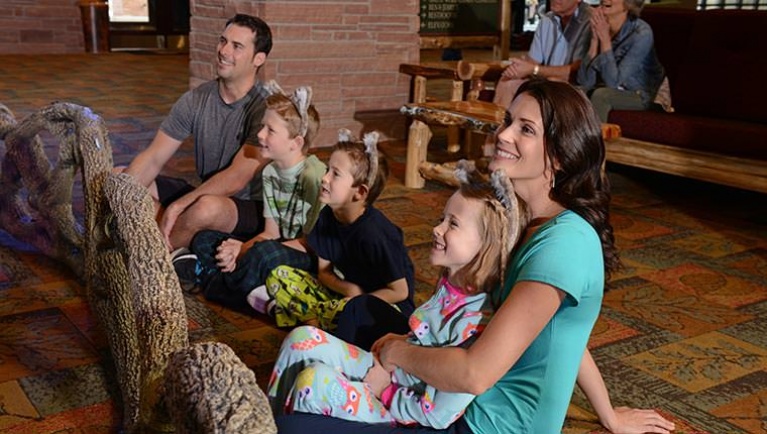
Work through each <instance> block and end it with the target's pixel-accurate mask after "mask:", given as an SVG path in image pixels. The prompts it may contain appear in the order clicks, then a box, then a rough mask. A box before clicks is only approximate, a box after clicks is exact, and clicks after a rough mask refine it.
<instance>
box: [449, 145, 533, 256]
mask: <svg viewBox="0 0 767 434" xmlns="http://www.w3.org/2000/svg"><path fill="white" fill-rule="evenodd" d="M454 174H455V177H456V178H457V179H458V181H459V182H460V183H461V184H469V183H471V182H477V181H480V180H481V179H479V174H478V173H477V172H476V166H475V164H474V162H473V161H467V160H460V161H459V162H458V164H457V165H456V168H455V172H454ZM490 185H491V186H492V187H493V190H494V192H495V198H496V199H497V200H498V202H500V203H501V205H502V206H503V209H504V214H505V215H506V219H507V220H508V223H509V228H508V232H507V240H506V242H507V246H506V247H507V249H508V250H511V249H512V248H513V247H514V245H515V244H516V239H517V237H518V236H519V233H520V231H521V230H522V224H523V223H524V222H523V221H522V219H521V218H520V216H521V215H522V212H521V211H523V210H521V209H520V208H519V207H520V204H519V200H518V199H517V194H516V193H515V192H514V185H513V184H512V183H511V180H510V179H509V177H508V176H506V172H504V171H503V170H501V169H498V170H496V171H494V172H493V173H492V174H491V175H490Z"/></svg>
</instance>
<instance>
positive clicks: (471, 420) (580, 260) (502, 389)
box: [464, 211, 604, 434]
mask: <svg viewBox="0 0 767 434" xmlns="http://www.w3.org/2000/svg"><path fill="white" fill-rule="evenodd" d="M520 281H536V282H542V283H546V284H549V285H552V286H554V287H556V288H559V289H560V290H562V291H564V292H565V293H567V296H566V297H565V299H564V300H563V302H562V305H561V306H560V307H559V309H558V310H557V312H556V313H555V314H554V317H553V318H552V319H551V321H549V323H548V324H547V325H546V326H545V327H544V329H543V330H542V331H541V333H540V334H539V335H538V337H537V338H536V339H535V340H534V341H533V342H532V343H531V345H530V347H528V349H527V350H526V351H525V352H524V353H523V354H522V356H521V357H520V359H519V360H518V361H517V363H516V364H515V365H514V366H513V367H512V368H511V370H509V372H507V373H506V374H505V375H504V376H503V377H502V378H501V379H500V380H499V381H498V382H497V383H496V384H495V385H494V386H493V387H492V388H490V389H489V390H487V391H486V392H485V393H483V394H482V395H479V396H478V397H477V398H476V399H475V400H474V401H473V402H472V404H471V405H470V406H469V407H468V409H467V411H466V414H465V416H464V417H465V418H466V422H467V423H468V424H469V426H470V427H471V429H472V432H474V433H475V434H483V433H500V432H504V433H535V434H538V433H557V432H561V430H562V425H563V424H564V420H565V415H566V413H567V407H568V405H569V403H570V398H571V396H572V392H573V387H574V385H575V379H576V377H577V374H578V368H579V366H580V364H581V359H582V357H583V352H584V351H585V349H586V343H587V342H588V339H589V335H590V334H591V329H592V328H593V327H594V323H595V322H596V320H597V316H598V315H599V309H600V307H601V304H602V294H603V292H604V260H603V257H602V245H601V243H600V241H599V237H598V236H597V234H596V231H595V230H594V229H593V228H592V227H591V225H590V224H589V223H588V222H586V221H585V220H584V219H583V218H581V217H580V216H579V215H578V214H576V213H574V212H572V211H564V212H562V213H560V214H559V215H557V216H556V217H554V218H553V219H551V220H549V221H548V222H546V223H545V224H544V225H542V226H541V227H540V228H539V229H538V230H537V231H536V232H535V233H534V234H533V235H532V237H530V239H529V240H528V241H527V242H526V243H525V244H524V245H522V246H521V247H520V248H519V249H518V250H517V252H516V254H515V255H514V256H513V257H512V258H511V261H510V263H509V270H508V272H507V277H506V281H505V282H504V285H503V286H502V287H500V288H499V289H498V290H497V291H496V292H495V293H494V294H493V295H494V297H495V298H496V300H500V301H501V302H502V301H504V300H506V297H508V295H509V293H510V292H511V290H512V288H513V287H514V285H515V284H516V283H517V282H520ZM513 333H514V331H513V330H509V335H510V336H513Z"/></svg>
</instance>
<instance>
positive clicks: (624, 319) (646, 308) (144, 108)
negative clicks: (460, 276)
mask: <svg viewBox="0 0 767 434" xmlns="http://www.w3.org/2000/svg"><path fill="white" fill-rule="evenodd" d="M187 70H188V60H187V58H186V57H185V56H182V55H148V54H147V55H140V54H127V53H122V54H115V53H113V54H106V55H66V56H55V55H54V56H34V57H32V56H0V78H1V79H0V102H2V103H4V104H6V105H7V106H8V107H9V108H10V109H11V110H12V111H13V112H14V113H15V114H16V117H17V119H22V118H23V117H24V116H26V115H28V114H30V113H31V112H33V111H35V110H37V109H39V108H41V107H43V106H44V105H46V104H48V103H49V102H51V101H69V102H75V103H78V104H82V105H86V106H89V107H91V108H92V109H93V110H94V111H95V112H96V113H98V114H100V115H101V116H102V117H103V118H104V119H105V120H106V122H107V125H108V127H109V129H110V137H111V141H112V145H113V148H114V149H113V151H114V154H115V161H116V162H117V163H118V164H125V163H127V162H129V161H130V159H131V158H132V156H133V155H135V154H136V152H137V151H138V150H139V149H141V148H143V147H144V146H146V144H148V143H149V141H150V140H151V138H152V136H153V135H154V132H155V131H156V128H157V126H158V125H159V123H160V121H161V120H162V119H163V117H164V116H165V114H166V113H167V112H168V110H169V108H170V106H171V104H172V103H173V101H175V99H176V98H177V97H178V96H179V95H180V94H181V93H182V92H183V91H184V90H186V89H187V87H188V80H187V76H188V75H187ZM0 144H2V142H0ZM56 146H57V145H56V144H55V143H54V144H49V148H50V149H49V151H50V155H51V156H55V155H56ZM435 148H437V150H435V151H434V152H433V153H434V154H435V155H433V156H430V160H439V159H440V158H444V157H445V155H444V152H441V151H439V147H438V146H435ZM385 150H386V152H387V154H388V156H389V157H390V162H391V166H392V169H393V172H394V173H393V176H392V177H391V179H390V181H389V184H388V186H387V188H386V190H385V192H384V194H383V196H382V197H381V198H380V199H379V201H378V207H379V208H380V209H382V210H383V211H384V212H385V213H386V214H387V215H388V216H389V217H390V218H391V219H392V220H393V221H394V222H395V223H397V224H399V225H400V226H401V227H402V228H403V229H404V231H405V234H406V242H407V244H408V245H409V246H410V249H411V250H410V254H411V256H412V258H413V260H414V261H415V263H416V268H417V278H418V288H417V291H418V300H419V301H422V300H423V299H425V298H426V297H428V295H429V294H430V291H431V290H432V285H433V284H434V282H435V279H436V276H437V270H436V269H434V268H433V267H430V266H429V265H428V263H427V262H428V249H429V242H430V240H429V238H430V228H431V225H432V224H433V222H434V221H435V220H436V218H437V217H438V216H439V214H440V212H441V209H442V206H443V205H444V203H445V200H446V199H447V197H448V196H449V194H450V192H451V190H450V189H449V188H446V187H443V186H440V185H437V184H435V183H432V182H428V183H427V186H426V188H425V189H423V190H409V189H406V188H405V187H404V186H403V184H402V179H403V172H404V159H405V149H404V146H403V144H402V143H401V142H397V143H392V144H389V145H388V146H386V148H385ZM4 153H5V148H4V144H3V145H2V146H0V156H2V155H4ZM181 154H182V155H180V156H179V158H176V159H174V161H173V164H172V165H171V167H170V168H169V173H171V174H185V173H189V171H191V168H192V164H191V159H190V156H189V147H188V146H185V147H184V148H183V150H182V153H181ZM326 154H327V152H320V156H323V157H326V156H327V155H326ZM608 171H609V174H610V178H611V180H612V182H613V190H614V201H613V205H614V206H613V216H612V217H613V224H614V226H615V228H616V235H617V238H618V243H619V247H620V248H621V253H622V258H623V261H624V264H625V268H624V269H623V270H622V271H621V272H620V273H619V274H617V275H616V276H615V278H614V279H613V281H612V288H613V289H612V290H611V291H610V292H608V293H607V295H606V297H605V303H604V307H603V311H602V315H601V317H600V319H599V321H598V323H597V325H596V328H595V330H594V333H593V336H592V338H591V342H590V347H591V348H592V351H593V354H594V356H595V358H596V360H597V363H598V364H599V366H600V367H601V369H602V372H603V374H604V377H605V380H606V382H607V385H608V388H609V390H610V392H611V396H612V398H613V401H614V403H615V404H621V405H632V406H643V407H652V408H656V409H658V410H659V411H661V412H662V413H663V414H665V415H666V416H668V417H669V418H671V419H673V420H674V421H675V422H676V424H677V428H678V429H677V432H681V433H703V432H710V433H741V432H750V433H763V432H767V418H766V417H767V416H765V415H767V217H765V216H766V215H767V200H765V196H764V195H759V194H753V193H749V192H744V191H739V190H734V189H728V188H723V187H719V186H714V185H710V184H705V183H697V182H692V181H688V180H683V179H680V178H674V177H668V176H662V175H658V174H652V173H648V172H645V171H639V170H632V169H628V168H621V167H612V166H608ZM75 197H76V199H75V202H76V206H75V209H76V210H77V211H78V212H81V210H82V195H81V194H76V195H75ZM186 304H187V309H188V312H189V318H190V334H191V338H192V340H193V341H201V340H220V341H223V342H225V343H227V344H228V345H230V346H231V347H232V348H234V350H235V351H236V352H237V354H238V355H239V356H240V357H241V358H242V359H243V361H244V362H245V363H246V364H247V365H248V366H250V367H252V368H253V369H254V371H255V372H256V376H257V378H258V379H259V382H260V383H261V384H262V385H263V383H264V382H265V381H266V379H267V375H268V372H269V370H270V368H271V363H272V361H273V360H274V357H275V352H276V350H277V349H278V347H279V345H280V342H281V340H282V338H283V336H284V335H285V331H283V330H278V329H277V328H275V327H274V326H273V325H272V324H271V322H270V320H269V319H268V318H264V317H246V316H243V315H240V314H237V313H234V312H230V311H227V310H225V309H222V308H220V307H218V306H215V305H211V304H208V303H206V302H205V301H203V300H202V299H200V298H198V297H192V296H189V297H187V298H186ZM117 396H118V393H117V390H116V385H115V381H114V374H113V365H112V361H111V358H110V356H109V352H108V348H107V345H106V341H105V336H104V335H103V332H102V330H101V328H100V327H99V325H98V324H97V323H96V322H95V319H94V317H93V315H91V313H90V311H89V308H88V305H87V303H86V302H85V299H84V288H83V286H82V285H81V283H80V282H78V281H77V280H76V279H75V278H74V276H73V275H72V274H71V273H70V272H69V271H68V270H67V269H65V268H64V267H63V266H61V265H59V264H56V263H54V262H52V261H51V260H48V259H47V258H46V257H44V256H41V255H40V254H37V253H36V252H35V251H34V249H32V248H30V247H29V246H26V245H24V244H22V243H19V242H18V241H15V240H13V239H12V238H11V237H9V236H8V235H7V234H6V233H5V232H2V231H0V432H2V433H109V432H115V431H116V430H117V427H118V426H119V419H120V411H119V408H120V406H119V403H118V401H117ZM595 420H596V419H595V416H594V415H593V412H592V410H591V408H590V406H589V405H588V404H587V402H586V400H585V399H584V398H583V396H582V395H581V394H580V393H579V392H576V394H575V396H574V398H573V402H572V405H571V407H570V412H569V416H568V420H567V424H566V428H565V432H566V433H568V434H576V433H577V434H581V433H593V432H603V431H602V430H601V429H600V427H599V425H598V424H597V423H596V422H595Z"/></svg>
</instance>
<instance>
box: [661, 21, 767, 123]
mask: <svg viewBox="0 0 767 434" xmlns="http://www.w3.org/2000/svg"><path fill="white" fill-rule="evenodd" d="M693 13H694V14H695V25H694V26H693V29H692V33H691V34H690V35H689V42H688V44H687V49H686V51H683V52H677V53H675V55H676V56H678V57H679V59H678V60H677V66H676V68H677V69H676V72H675V77H674V79H672V81H671V93H672V100H673V102H674V108H675V109H676V110H677V112H678V113H683V114H689V115H696V116H711V117H716V118H722V119H732V120H742V121H748V122H759V123H764V124H767V104H765V101H767V86H765V85H764V82H765V77H767V51H765V50H767V31H765V30H766V29H767V11H747V10H712V11H705V12H693ZM728 29H730V30H728Z"/></svg>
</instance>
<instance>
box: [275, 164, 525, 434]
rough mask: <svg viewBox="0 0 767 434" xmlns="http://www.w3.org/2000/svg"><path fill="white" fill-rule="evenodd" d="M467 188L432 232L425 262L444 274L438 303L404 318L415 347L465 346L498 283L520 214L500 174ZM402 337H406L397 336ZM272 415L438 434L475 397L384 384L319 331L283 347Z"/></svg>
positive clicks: (380, 375)
mask: <svg viewBox="0 0 767 434" xmlns="http://www.w3.org/2000/svg"><path fill="white" fill-rule="evenodd" d="M458 173H460V174H461V175H460V176H459V178H460V179H462V181H463V183H462V185H461V187H460V189H459V190H458V191H457V192H456V193H455V194H453V196H452V197H451V198H450V199H449V200H448V202H447V205H446V206H445V212H444V216H443V219H442V221H441V222H440V223H439V225H437V226H436V227H435V228H434V230H433V239H434V241H433V247H432V251H431V256H430V260H431V263H432V264H434V265H437V266H442V267H443V268H444V272H443V275H442V277H441V278H440V279H439V281H438V283H437V289H436V292H435V294H434V295H433V296H432V297H431V298H430V299H429V300H428V301H426V303H424V304H423V305H422V306H420V307H419V308H418V309H416V311H415V312H414V313H413V315H411V316H410V329H411V331H410V333H409V335H408V336H407V339H408V340H409V341H410V342H411V343H414V344H417V345H421V346H457V345H469V344H470V343H471V342H472V337H473V336H474V335H475V334H477V333H479V332H481V330H482V329H483V327H484V324H485V323H486V321H487V320H488V318H489V314H490V312H491V306H490V300H489V298H488V297H487V293H488V292H489V291H491V290H492V289H493V288H495V287H496V286H497V285H498V284H499V282H501V280H502V278H503V273H504V267H505V265H506V263H507V261H508V257H509V254H510V252H511V250H512V248H513V247H514V245H515V244H516V242H517V239H518V238H519V233H520V230H521V228H522V227H524V225H525V223H526V217H525V216H526V213H525V212H524V211H523V208H521V207H520V206H518V202H517V199H516V196H515V194H514V192H513V190H512V187H511V184H510V183H509V182H508V177H506V176H505V175H504V174H503V173H502V172H498V173H495V174H493V176H492V185H491V184H489V183H487V182H478V176H474V178H473V179H472V182H468V179H467V178H468V175H467V174H466V172H465V165H463V164H462V165H461V169H459V171H458ZM403 338H404V337H403ZM268 391H269V392H268V393H269V397H270V398H272V405H273V408H274V410H275V411H276V412H277V413H280V412H282V411H283V410H286V411H288V412H292V411H298V412H305V413H315V414H324V415H329V416H333V417H338V418H343V419H349V420H357V421H365V422H372V423H379V422H390V423H395V422H396V423H400V424H405V425H407V424H420V425H424V426H430V427H435V428H444V427H447V426H448V425H450V424H451V423H452V422H453V421H454V420H456V419H457V418H458V417H460V416H461V414H463V411H464V409H465V408H466V406H467V405H468V404H469V403H470V402H471V401H472V399H474V396H473V395H471V394H466V393H450V392H443V391H438V390H436V389H435V388H434V387H431V386H429V385H428V384H425V383H424V382H422V381H421V380H420V379H418V378H416V377H414V376H412V375H409V374H407V373H406V372H404V371H403V370H400V369H396V370H394V372H392V373H391V375H389V374H388V373H387V372H386V371H385V370H384V369H383V367H382V366H381V365H380V364H379V363H378V362H377V360H376V357H375V356H374V355H373V353H370V352H367V351H364V350H362V349H360V348H359V347H356V346H353V345H350V344H347V343H345V342H344V341H342V340H340V339H338V338H335V337H333V336H331V335H329V334H327V333H325V332H323V331H322V330H320V329H317V328H314V327H300V328H297V329H295V330H294V331H293V332H291V333H290V334H289V335H288V337H287V338H286V340H285V342H283V345H282V348H281V350H280V354H279V356H278V359H277V362H276V364H275V368H274V371H273V373H272V378H271V379H270V382H269V387H268Z"/></svg>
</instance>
